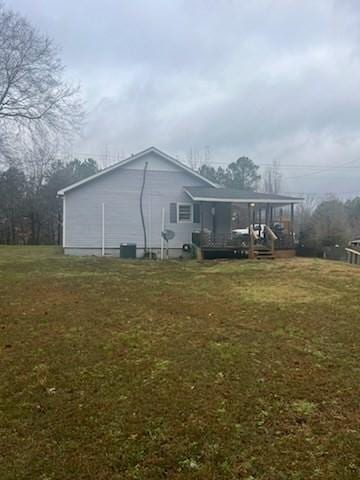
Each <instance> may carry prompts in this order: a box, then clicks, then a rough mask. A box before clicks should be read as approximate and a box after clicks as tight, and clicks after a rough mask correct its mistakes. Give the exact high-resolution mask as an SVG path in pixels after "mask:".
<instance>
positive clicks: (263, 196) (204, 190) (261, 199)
mask: <svg viewBox="0 0 360 480" xmlns="http://www.w3.org/2000/svg"><path fill="white" fill-rule="evenodd" d="M184 191H185V192H186V193H187V194H188V195H189V197H190V198H191V199H192V200H193V201H194V202H228V203H246V204H248V203H255V204H257V205H259V204H265V205H266V204H273V205H289V204H291V203H301V202H302V200H303V198H300V197H289V196H286V195H275V194H272V193H260V192H249V191H246V190H235V189H232V188H221V187H219V188H214V187H184Z"/></svg>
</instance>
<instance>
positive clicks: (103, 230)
mask: <svg viewBox="0 0 360 480" xmlns="http://www.w3.org/2000/svg"><path fill="white" fill-rule="evenodd" d="M101 255H102V256H104V255H105V203H103V204H102V232H101Z"/></svg>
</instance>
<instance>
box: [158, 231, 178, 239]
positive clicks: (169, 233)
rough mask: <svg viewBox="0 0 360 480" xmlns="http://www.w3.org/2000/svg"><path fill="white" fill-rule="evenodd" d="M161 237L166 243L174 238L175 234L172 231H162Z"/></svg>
mask: <svg viewBox="0 0 360 480" xmlns="http://www.w3.org/2000/svg"><path fill="white" fill-rule="evenodd" d="M161 235H162V237H163V239H164V240H166V241H167V242H168V241H169V240H172V239H173V238H174V237H175V233H174V232H173V231H172V230H163V231H162V232H161Z"/></svg>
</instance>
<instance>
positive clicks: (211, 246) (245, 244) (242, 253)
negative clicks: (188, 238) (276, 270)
mask: <svg viewBox="0 0 360 480" xmlns="http://www.w3.org/2000/svg"><path fill="white" fill-rule="evenodd" d="M291 240H292V239H290V238H286V237H285V236H284V237H282V238H279V237H278V236H277V235H276V234H275V233H274V232H273V231H272V230H271V228H270V227H267V226H266V228H265V238H259V235H258V234H257V232H256V231H255V230H254V229H253V228H250V235H233V234H223V233H221V234H214V233H209V232H201V233H200V236H199V245H198V247H199V250H200V253H199V255H198V256H200V257H201V258H205V259H206V258H250V259H254V260H264V259H266V260H270V259H271V260H273V259H274V258H290V257H293V256H295V248H294V245H293V242H292V241H291Z"/></svg>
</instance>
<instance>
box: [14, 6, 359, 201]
mask: <svg viewBox="0 0 360 480" xmlns="http://www.w3.org/2000/svg"><path fill="white" fill-rule="evenodd" d="M7 5H8V6H10V7H12V8H14V9H15V10H18V11H19V12H21V13H23V14H25V15H26V16H27V17H28V19H29V20H30V21H31V23H32V24H34V25H35V26H36V27H38V28H39V29H40V30H41V31H43V32H45V33H47V34H48V35H49V36H51V37H52V38H53V39H54V40H55V42H56V43H57V44H58V45H59V46H60V47H61V49H62V58H63V61H64V63H65V64H66V66H67V77H68V78H69V79H71V80H72V81H75V82H80V83H81V85H82V90H83V95H84V98H85V100H86V109H87V112H88V114H87V124H86V127H85V129H84V132H83V135H82V138H81V139H80V140H79V141H78V142H77V143H76V145H75V146H74V154H77V155H79V154H81V156H83V154H90V155H91V156H93V157H94V158H96V159H97V160H105V162H106V163H110V162H112V161H115V160H117V159H119V158H122V157H123V156H125V155H129V154H131V153H135V152H137V151H139V150H141V149H144V148H146V147H148V146H150V145H155V146H157V147H158V148H160V149H162V150H164V151H166V152H167V153H169V154H171V155H174V156H177V157H178V158H179V159H180V160H187V161H188V160H189V158H190V156H191V154H190V152H191V151H192V157H193V159H195V160H196V159H197V160H198V161H200V160H203V159H204V158H206V159H208V160H209V161H210V162H211V163H213V164H214V165H219V164H226V163H228V162H229V161H231V160H235V159H236V158H238V157H239V156H241V155H246V156H249V157H250V158H252V159H253V160H254V161H255V163H257V164H259V165H264V164H267V163H271V162H272V161H273V160H278V161H279V162H280V165H282V172H283V177H284V181H283V183H284V191H286V192H296V193H302V192H303V193H313V192H319V193H321V194H325V193H327V192H335V193H338V194H341V195H342V196H343V195H344V194H347V193H348V194H349V195H351V194H355V193H358V194H360V135H359V134H360V2H359V1H358V0H272V1H271V0H252V1H245V0H101V1H99V0H73V1H70V0H11V1H8V2H7ZM106 152H107V160H106V159H105V157H104V156H103V154H105V153H106Z"/></svg>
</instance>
